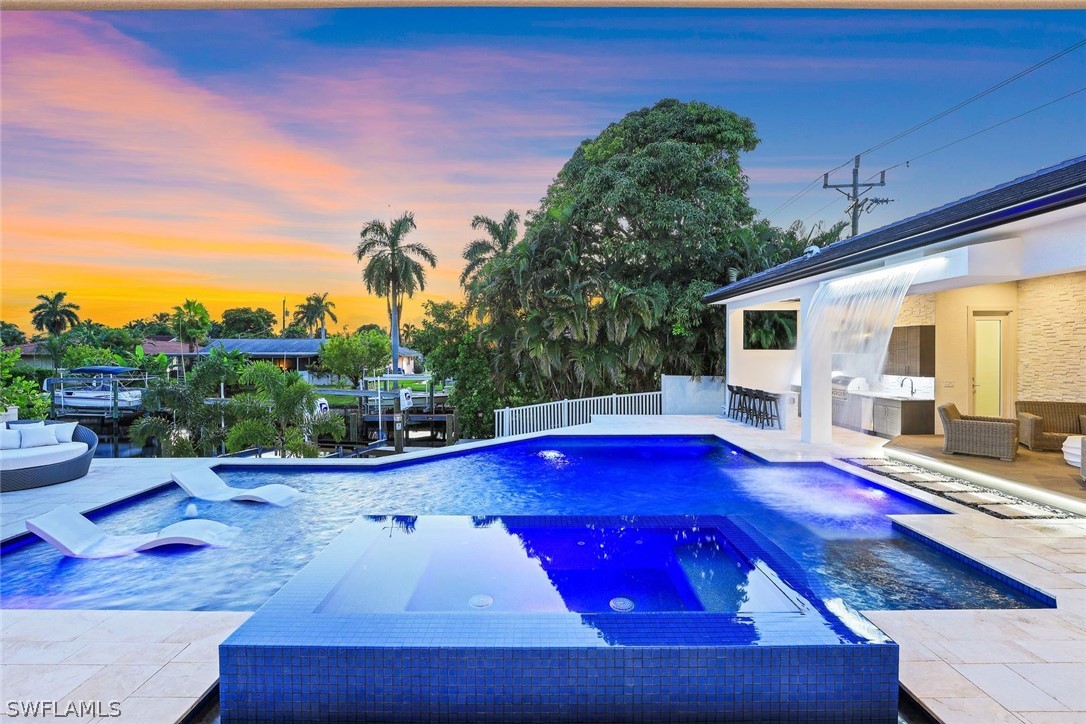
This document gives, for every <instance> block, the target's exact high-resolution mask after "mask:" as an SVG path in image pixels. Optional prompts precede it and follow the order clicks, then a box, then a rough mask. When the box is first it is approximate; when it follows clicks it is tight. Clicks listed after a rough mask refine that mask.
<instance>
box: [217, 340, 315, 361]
mask: <svg viewBox="0 0 1086 724" xmlns="http://www.w3.org/2000/svg"><path fill="white" fill-rule="evenodd" d="M323 344H324V341H323V340H320V339H280V338H278V337H272V338H264V339H209V340H208V341H207V344H206V345H204V346H203V347H201V348H200V354H208V353H209V352H211V350H212V348H214V347H222V348H223V349H225V350H226V351H227V352H235V351H237V352H241V353H242V354H247V355H249V356H250V357H316V356H317V355H318V354H320V351H321V346H322V345H323Z"/></svg>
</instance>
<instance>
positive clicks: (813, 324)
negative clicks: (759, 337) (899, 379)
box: [801, 264, 918, 382]
mask: <svg viewBox="0 0 1086 724" xmlns="http://www.w3.org/2000/svg"><path fill="white" fill-rule="evenodd" d="M917 271H918V268H917V266H916V265H914V264H909V265H906V266H904V267H897V268H892V269H885V270H880V271H877V272H871V273H868V274H861V275H859V276H856V277H852V278H849V279H838V280H836V281H832V282H824V283H823V284H821V285H820V286H819V287H818V289H817V290H816V291H815V293H814V297H813V298H812V300H811V307H810V310H809V311H808V312H807V314H806V316H805V317H804V320H803V321H804V326H805V328H806V331H805V332H804V333H803V334H801V340H802V341H801V344H803V345H804V346H806V347H809V350H808V351H809V352H810V353H811V354H812V355H813V356H822V355H827V354H832V359H833V368H832V369H833V371H834V373H835V374H837V373H842V374H845V375H847V376H849V377H864V378H866V379H867V380H868V381H869V382H874V381H875V380H877V379H878V377H879V375H880V374H882V368H883V363H884V362H885V360H886V349H887V347H888V346H889V344H890V333H891V332H892V331H893V329H894V321H895V320H896V319H897V315H898V311H899V310H900V309H901V301H902V300H903V299H904V298H905V293H906V292H907V291H908V290H909V286H910V285H911V284H912V283H913V279H915V278H916V273H917Z"/></svg>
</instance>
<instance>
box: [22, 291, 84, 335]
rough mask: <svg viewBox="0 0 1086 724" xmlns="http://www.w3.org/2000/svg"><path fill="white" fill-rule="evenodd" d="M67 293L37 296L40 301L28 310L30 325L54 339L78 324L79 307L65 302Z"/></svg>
mask: <svg viewBox="0 0 1086 724" xmlns="http://www.w3.org/2000/svg"><path fill="white" fill-rule="evenodd" d="M67 296H68V292H57V293H56V294H39V295H38V296H37V299H40V300H41V301H40V302H38V304H37V305H35V306H34V307H31V309H30V315H31V316H30V323H31V324H32V325H34V329H36V330H38V331H39V332H46V333H47V334H49V336H50V337H56V336H57V335H59V334H60V333H62V332H63V331H64V330H66V329H68V328H70V327H74V326H75V325H77V324H79V315H78V314H77V312H78V311H79V305H78V304H73V303H72V302H68V301H65V298H66V297H67Z"/></svg>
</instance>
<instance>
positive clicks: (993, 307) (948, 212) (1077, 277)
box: [705, 156, 1086, 442]
mask: <svg viewBox="0 0 1086 724" xmlns="http://www.w3.org/2000/svg"><path fill="white" fill-rule="evenodd" d="M1084 201H1086V156H1080V157H1078V158H1073V159H1071V160H1068V161H1065V162H1063V163H1061V164H1058V165H1056V166H1052V167H1050V168H1046V169H1043V170H1041V171H1038V172H1036V173H1033V174H1030V175H1028V176H1024V177H1022V178H1019V179H1015V180H1014V181H1010V182H1008V183H1004V184H1002V185H1000V186H996V187H994V188H991V189H988V190H986V191H982V192H980V193H977V194H974V195H972V196H969V197H966V198H963V199H961V200H959V201H955V202H953V203H950V204H947V205H945V206H942V207H939V208H937V209H932V210H931V211H927V212H924V213H921V214H917V215H916V216H913V217H910V218H907V219H904V220H902V221H898V222H896V223H893V224H890V225H888V226H884V227H882V228H881V229H876V230H874V231H869V232H866V233H863V234H860V235H858V236H856V237H854V238H851V239H846V240H844V241H840V242H837V243H835V244H831V245H829V246H827V247H826V248H824V249H822V250H821V251H820V252H818V253H814V254H811V255H808V256H805V257H802V258H799V259H793V260H792V261H790V262H787V263H785V264H781V265H779V266H777V267H774V268H772V269H769V270H767V271H764V272H761V273H759V274H755V275H753V276H750V277H747V278H745V279H740V280H739V281H737V282H735V283H733V284H728V285H727V286H724V287H721V288H720V289H717V290H716V291H714V292H712V293H710V294H708V295H706V296H705V301H706V302H707V303H711V304H723V305H726V307H727V359H728V368H727V369H728V371H727V382H728V383H729V384H732V385H740V386H745V387H751V388H757V389H764V390H772V391H785V390H787V389H788V388H789V386H790V385H793V384H795V383H796V382H798V383H799V384H800V386H801V395H800V398H801V403H800V410H801V416H802V421H801V438H802V439H803V440H804V441H806V442H829V441H830V440H831V430H832V422H833V420H834V417H835V415H836V413H837V406H836V404H835V402H834V401H833V400H834V397H835V395H834V383H833V378H834V375H835V372H837V371H839V369H840V368H841V367H842V366H844V365H845V364H846V363H847V360H846V359H845V356H844V355H842V354H840V349H841V347H840V344H841V342H840V340H837V341H836V343H835V346H834V348H833V349H831V348H829V347H828V346H826V345H824V344H821V343H819V342H818V341H817V340H818V339H819V338H820V337H823V338H824V337H826V336H827V335H825V334H824V332H825V330H823V329H811V328H810V325H805V324H804V322H805V321H807V320H808V319H809V317H808V314H809V312H810V311H811V309H812V308H815V310H816V318H818V314H817V310H818V309H819V307H820V306H821V304H820V303H817V302H815V297H816V292H818V291H819V289H820V288H821V289H823V292H822V293H821V294H820V295H819V296H820V298H824V297H825V295H827V294H833V293H838V294H841V293H844V291H843V290H846V289H848V290H851V289H854V288H862V287H864V286H866V287H867V288H868V289H869V293H872V294H877V292H875V291H870V290H873V289H874V288H875V287H876V286H877V283H876V282H877V280H878V279H885V278H889V277H890V276H891V275H895V274H913V273H915V276H913V277H912V279H911V281H908V282H907V284H908V286H907V288H906V289H905V290H904V292H905V294H906V296H905V297H904V299H903V300H902V301H900V303H899V301H898V300H897V299H894V300H892V302H890V307H891V308H890V309H888V310H886V309H885V307H886V305H884V306H883V309H884V311H888V312H889V315H890V316H889V319H894V318H895V315H896V320H897V321H896V322H895V323H894V326H895V327H897V328H901V327H918V328H921V329H923V330H925V331H926V332H928V333H929V335H930V336H929V337H928V341H927V343H926V345H921V346H926V347H927V348H926V349H923V350H921V351H922V352H923V353H924V354H926V355H927V363H926V364H922V365H921V366H920V367H915V366H912V367H906V366H905V365H907V364H909V363H908V362H907V361H903V360H905V358H906V356H908V355H909V354H910V352H909V351H908V350H907V349H905V350H904V351H902V352H901V354H902V355H904V356H902V357H901V358H900V359H891V360H888V362H887V365H886V366H885V367H884V368H883V370H882V371H883V372H884V374H879V375H875V379H870V380H866V384H869V385H870V386H871V388H873V389H876V390H878V389H880V388H881V389H883V390H893V389H895V388H897V390H898V391H899V392H903V393H904V394H905V395H909V393H910V391H911V388H910V386H909V385H907V384H906V383H907V382H908V381H909V380H912V383H913V386H915V387H916V389H917V390H918V393H917V397H926V398H927V399H931V400H933V403H934V404H933V405H932V407H933V408H934V407H935V406H938V405H942V404H944V403H948V402H953V403H955V404H956V405H957V406H958V408H959V410H960V411H961V412H962V413H963V414H984V415H996V416H1002V417H1013V416H1014V412H1015V409H1014V403H1015V401H1016V400H1067V401H1079V402H1086V362H1084V360H1086V204H1084ZM879 275H881V277H880V276H879ZM898 278H903V277H902V276H899V277H898ZM835 283H836V285H837V287H836V289H837V292H834V291H833V287H830V286H828V285H832V284H835ZM848 293H850V294H851V293H852V292H848ZM876 306H877V305H876ZM823 308H824V307H823ZM758 310H777V311H793V312H796V313H797V314H798V320H799V325H798V345H797V348H796V349H794V350H763V349H744V347H743V325H744V313H745V312H750V311H758ZM850 314H852V312H850ZM848 319H851V318H850V317H849V318H848ZM932 328H934V330H933V332H932ZM899 331H900V330H899ZM899 336H900V335H899ZM918 344H919V343H918ZM932 347H933V348H932ZM914 351H915V350H914ZM835 352H837V354H835ZM896 355H898V352H896V351H895V352H894V353H893V355H892V357H893V356H896ZM917 359H919V356H918V357H917ZM908 372H912V373H913V374H910V375H908V377H909V380H906V379H904V376H905V374H907V373H908ZM921 372H923V373H924V374H920V373H921ZM836 397H838V398H840V397H841V395H840V394H837V395H836ZM932 427H933V428H934V431H935V432H941V429H940V427H939V421H938V417H937V416H936V417H935V420H934V422H933V425H932Z"/></svg>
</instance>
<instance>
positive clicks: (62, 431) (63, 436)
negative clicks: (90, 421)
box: [51, 422, 79, 442]
mask: <svg viewBox="0 0 1086 724" xmlns="http://www.w3.org/2000/svg"><path fill="white" fill-rule="evenodd" d="M78 424H79V423H78V422H62V423H60V424H59V425H52V426H51V427H52V428H53V434H55V435H56V436H57V442H71V441H72V435H74V434H75V428H76V426H77V425H78Z"/></svg>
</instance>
